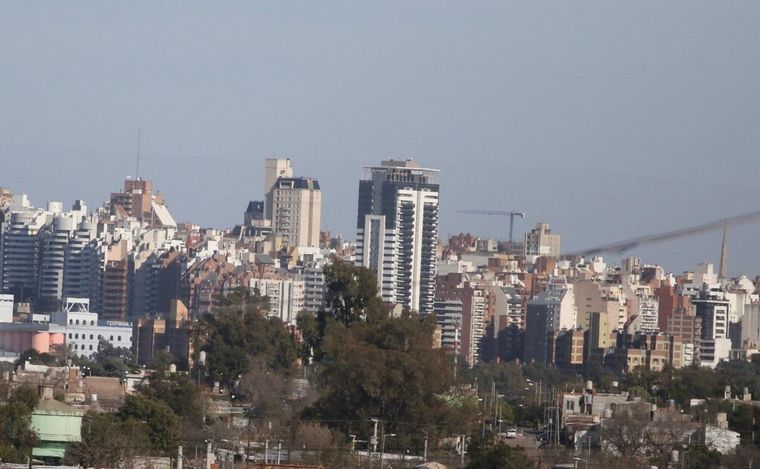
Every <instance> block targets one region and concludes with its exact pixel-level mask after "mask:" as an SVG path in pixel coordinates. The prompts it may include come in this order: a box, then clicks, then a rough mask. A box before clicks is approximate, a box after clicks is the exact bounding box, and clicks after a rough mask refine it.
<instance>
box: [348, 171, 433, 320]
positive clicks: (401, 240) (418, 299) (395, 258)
mask: <svg viewBox="0 0 760 469" xmlns="http://www.w3.org/2000/svg"><path fill="white" fill-rule="evenodd" d="M364 172H365V173H364V177H363V178H362V180H361V181H360V182H359V212H358V216H357V220H356V230H357V235H356V262H357V264H359V265H362V266H365V267H368V268H370V269H372V270H373V271H375V273H376V274H377V281H378V289H379V291H380V295H381V297H382V299H383V300H384V301H388V302H390V303H395V304H400V305H402V306H403V307H405V308H407V309H410V310H414V311H418V312H420V313H422V314H430V313H432V312H433V302H434V297H435V275H436V243H437V242H438V189H439V186H438V182H437V176H438V173H439V171H438V170H437V169H426V168H421V167H420V166H419V164H417V163H415V162H414V161H412V160H406V161H396V160H389V161H383V162H382V163H381V165H380V166H373V167H368V168H365V169H364Z"/></svg>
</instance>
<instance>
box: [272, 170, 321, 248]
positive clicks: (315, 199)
mask: <svg viewBox="0 0 760 469" xmlns="http://www.w3.org/2000/svg"><path fill="white" fill-rule="evenodd" d="M268 199H269V200H271V205H272V212H271V216H272V218H271V219H272V229H273V230H274V231H276V232H277V233H279V234H280V235H281V236H282V238H283V241H284V242H285V243H286V244H287V245H288V246H291V247H295V246H308V247H319V225H320V218H321V213H322V191H320V189H319V181H317V180H316V179H312V178H292V177H290V178H285V177H281V178H279V179H277V181H276V182H275V183H274V186H273V187H272V189H271V190H270V191H269V196H268Z"/></svg>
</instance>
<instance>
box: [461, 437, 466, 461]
mask: <svg viewBox="0 0 760 469" xmlns="http://www.w3.org/2000/svg"><path fill="white" fill-rule="evenodd" d="M466 441H467V436H466V435H462V445H461V446H460V450H461V453H462V454H461V455H460V456H461V458H460V459H461V463H462V467H464V450H465V442H466Z"/></svg>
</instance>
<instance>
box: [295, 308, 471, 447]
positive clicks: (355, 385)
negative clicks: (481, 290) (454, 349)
mask: <svg viewBox="0 0 760 469" xmlns="http://www.w3.org/2000/svg"><path fill="white" fill-rule="evenodd" d="M434 328H435V319H434V318H432V317H428V318H421V317H420V316H418V315H416V314H408V313H407V314H404V315H402V316H401V317H399V318H386V319H382V320H380V321H378V322H375V323H366V322H354V323H352V324H350V325H349V326H345V325H343V324H342V323H335V324H333V325H332V326H331V327H330V328H328V331H327V334H326V337H325V357H324V359H323V361H322V368H321V372H320V384H321V386H322V391H323V394H322V397H321V398H320V399H319V400H318V401H317V403H316V404H315V406H314V407H313V408H312V409H310V411H309V412H307V418H308V416H309V415H310V414H311V415H314V416H318V417H319V418H321V419H324V420H330V421H340V422H341V423H337V424H336V425H335V426H337V427H339V428H340V429H341V430H343V431H344V432H346V433H350V432H351V431H354V432H355V431H357V430H359V428H357V427H356V426H355V425H354V426H352V424H350V423H346V422H348V421H352V422H366V423H365V424H364V425H368V422H369V420H370V419H371V418H379V419H381V420H383V421H384V425H385V429H386V431H388V432H394V433H397V434H401V435H402V437H403V434H405V433H410V432H413V433H415V434H417V433H419V430H420V429H422V428H425V427H426V426H435V428H438V429H439V430H442V431H446V430H447V426H451V427H452V428H453V427H457V428H458V430H459V431H461V429H462V428H466V427H467V426H468V425H472V424H473V421H472V419H473V418H474V416H476V415H477V411H476V404H477V402H476V401H475V399H474V398H472V397H471V396H469V395H468V394H465V393H458V392H456V389H457V387H456V386H455V383H456V379H455V378H454V375H453V370H454V367H453V360H452V359H451V357H450V356H447V355H445V354H444V352H443V351H441V350H436V349H434V348H433V339H432V336H433V330H434ZM361 430H364V428H361Z"/></svg>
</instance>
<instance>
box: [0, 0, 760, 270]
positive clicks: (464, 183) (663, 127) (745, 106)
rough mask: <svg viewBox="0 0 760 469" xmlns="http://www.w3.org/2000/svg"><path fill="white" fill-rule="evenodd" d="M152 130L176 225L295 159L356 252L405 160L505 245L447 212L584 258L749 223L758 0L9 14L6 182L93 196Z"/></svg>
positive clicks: (3, 61)
mask: <svg viewBox="0 0 760 469" xmlns="http://www.w3.org/2000/svg"><path fill="white" fill-rule="evenodd" d="M138 128H141V129H142V154H143V161H142V169H141V174H142V175H144V176H149V177H151V178H152V179H153V181H154V183H155V185H156V186H157V187H158V188H159V189H160V190H161V191H162V192H163V193H164V194H165V196H166V199H167V202H168V204H169V206H170V208H171V209H172V211H173V213H174V214H175V216H176V218H178V219H179V220H191V221H194V222H196V223H200V224H202V225H213V226H231V225H233V224H235V223H239V220H241V219H242V211H243V209H244V208H245V205H246V202H247V201H248V200H249V199H260V198H261V197H262V195H261V192H262V185H263V182H262V180H263V164H264V163H263V160H264V158H266V157H271V156H273V155H283V156H288V157H290V158H291V159H292V160H293V162H294V166H295V168H296V172H297V173H298V174H299V175H303V176H315V177H318V178H319V179H320V181H321V184H322V187H323V200H324V207H323V229H329V230H332V231H333V232H340V233H344V234H345V235H347V236H348V237H351V238H353V235H354V224H355V214H356V192H357V186H358V183H357V180H358V178H359V176H360V175H361V167H362V166H364V165H371V164H376V163H377V162H378V161H380V160H381V159H384V158H388V157H413V158H415V159H417V160H419V161H420V162H421V163H422V164H424V165H425V166H429V167H434V168H440V169H441V170H442V174H441V184H442V187H441V236H447V235H448V234H450V233H454V232H459V231H474V232H477V233H480V234H483V235H492V236H506V228H505V227H506V223H505V220H503V219H500V218H495V217H494V218H487V217H473V216H468V215H460V214H456V213H455V212H456V210H458V209H462V208H483V209H505V208H509V209H519V210H523V211H525V212H527V214H528V218H527V219H526V220H525V221H524V222H521V223H520V224H519V225H518V232H520V233H522V232H524V231H525V230H526V229H527V228H528V227H529V226H531V225H533V224H534V223H535V222H536V221H538V220H540V219H544V220H546V221H548V222H549V223H550V224H551V226H552V228H553V229H554V230H555V231H556V232H558V233H560V234H561V235H562V245H563V250H571V249H579V248H584V247H590V246H593V245H595V244H599V243H606V242H610V241H615V240H618V239H620V238H626V237H630V236H635V235H638V234H644V233H648V232H652V231H660V230H666V229H671V228H677V227H680V226H684V225H690V224H696V223H700V222H702V221H708V220H712V219H718V218H721V217H725V216H728V215H732V214H738V213H741V212H744V211H749V210H754V209H756V208H758V207H757V205H758V204H757V203H756V201H757V199H758V176H759V175H760V2H758V1H757V0H750V1H726V2H718V1H696V0H689V1H667V2H663V1H659V0H658V1H651V2H649V1H635V2H618V1H610V0H603V1H593V2H592V1H583V2H579V1H567V0H561V1H553V2H543V1H542V2H532V1H531V2H511V1H506V0H500V1H494V2H490V1H488V2H487V1H474V2H462V1H456V2H448V1H440V0H436V1H404V2H393V1H391V2H388V1H384V2H362V1H355V0H354V1H344V2H337V1H324V0H323V1H311V2H290V1H282V0H278V1H272V2H253V1H251V2H216V1H215V2H188V1H182V2H179V1H177V2H154V1H149V2H71V1H68V2H29V1H16V2H8V1H2V2H0V185H4V186H8V187H10V188H11V189H12V190H13V191H15V192H27V193H29V194H30V197H31V198H32V201H33V202H34V203H36V204H39V205H42V204H43V203H44V202H45V201H46V200H48V199H54V200H63V201H64V202H65V203H66V204H67V205H68V204H70V203H71V202H72V201H73V200H74V199H75V198H84V199H85V200H86V201H87V202H88V203H89V205H90V206H95V205H97V204H100V203H101V202H102V201H103V200H104V199H105V198H106V197H107V194H108V193H109V192H111V191H112V190H116V189H118V188H119V187H120V186H121V183H122V180H123V178H124V177H125V176H126V175H128V174H133V173H134V171H135V170H134V160H135V153H136V134H137V129H138ZM758 234H760V224H754V225H746V226H742V227H737V228H736V229H733V230H731V231H730V233H729V238H730V248H729V250H730V266H731V269H730V270H731V272H733V273H739V272H741V271H743V272H747V273H752V274H754V273H759V272H760V250H758V246H757V240H758ZM719 244H720V233H712V234H707V235H703V236H699V237H695V238H692V239H690V240H689V241H681V242H674V243H667V244H662V245H660V246H657V247H651V248H647V249H642V250H640V251H634V254H639V255H641V256H642V257H643V258H644V260H645V261H650V262H655V261H659V262H661V263H663V264H664V265H665V267H666V268H669V269H672V270H676V271H677V270H682V269H685V268H689V267H691V266H692V265H694V264H695V263H696V262H698V261H700V260H712V261H714V262H717V260H718V259H717V258H718V255H719V247H720V246H719Z"/></svg>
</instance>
